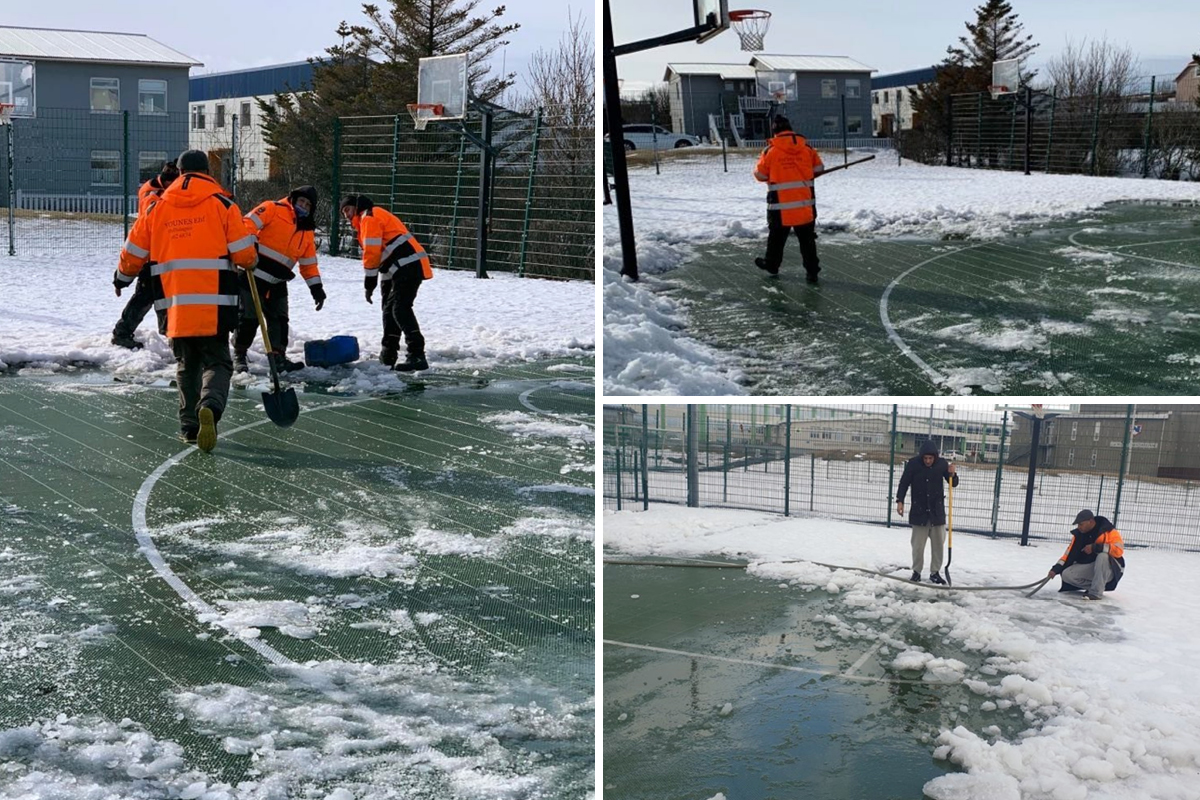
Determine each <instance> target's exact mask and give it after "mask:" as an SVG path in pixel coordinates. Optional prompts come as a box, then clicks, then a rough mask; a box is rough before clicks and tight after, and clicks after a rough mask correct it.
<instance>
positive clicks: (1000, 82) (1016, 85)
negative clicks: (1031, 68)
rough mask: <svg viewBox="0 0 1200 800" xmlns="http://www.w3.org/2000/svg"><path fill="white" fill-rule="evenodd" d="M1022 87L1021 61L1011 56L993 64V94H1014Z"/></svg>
mask: <svg viewBox="0 0 1200 800" xmlns="http://www.w3.org/2000/svg"><path fill="white" fill-rule="evenodd" d="M1020 88H1021V61H1020V59H1016V58H1010V59H1006V60H1004V61H996V62H994V63H993V64H992V94H993V95H997V96H999V95H1002V94H1012V93H1014V92H1016V91H1017V90H1019V89H1020Z"/></svg>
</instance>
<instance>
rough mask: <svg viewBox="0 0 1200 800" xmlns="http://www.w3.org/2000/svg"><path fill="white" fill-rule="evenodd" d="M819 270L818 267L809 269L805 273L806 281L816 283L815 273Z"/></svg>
mask: <svg viewBox="0 0 1200 800" xmlns="http://www.w3.org/2000/svg"><path fill="white" fill-rule="evenodd" d="M820 271H821V270H820V269H819V268H818V269H814V270H809V271H808V272H806V273H805V275H804V279H805V280H806V281H808V282H809V283H816V282H817V273H818V272H820Z"/></svg>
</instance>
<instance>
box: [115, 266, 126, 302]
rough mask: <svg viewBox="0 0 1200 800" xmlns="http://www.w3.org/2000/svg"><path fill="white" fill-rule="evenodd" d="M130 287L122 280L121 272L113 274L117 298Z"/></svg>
mask: <svg viewBox="0 0 1200 800" xmlns="http://www.w3.org/2000/svg"><path fill="white" fill-rule="evenodd" d="M128 285H129V284H128V283H127V282H125V281H123V280H121V271H120V270H115V271H114V272H113V288H114V289H116V290H117V297H120V296H121V290H122V289H124V288H125V287H126V286H128Z"/></svg>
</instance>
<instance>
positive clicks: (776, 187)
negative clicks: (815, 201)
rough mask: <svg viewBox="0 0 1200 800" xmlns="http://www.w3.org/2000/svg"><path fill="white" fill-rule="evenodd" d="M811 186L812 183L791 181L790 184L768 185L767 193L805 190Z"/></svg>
mask: <svg viewBox="0 0 1200 800" xmlns="http://www.w3.org/2000/svg"><path fill="white" fill-rule="evenodd" d="M812 185H813V182H812V181H792V182H791V183H768V184H767V191H771V192H778V191H781V190H783V189H807V188H809V187H810V186H812Z"/></svg>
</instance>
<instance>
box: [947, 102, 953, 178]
mask: <svg viewBox="0 0 1200 800" xmlns="http://www.w3.org/2000/svg"><path fill="white" fill-rule="evenodd" d="M946 166H947V167H953V166H954V96H953V95H949V96H948V97H946Z"/></svg>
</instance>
